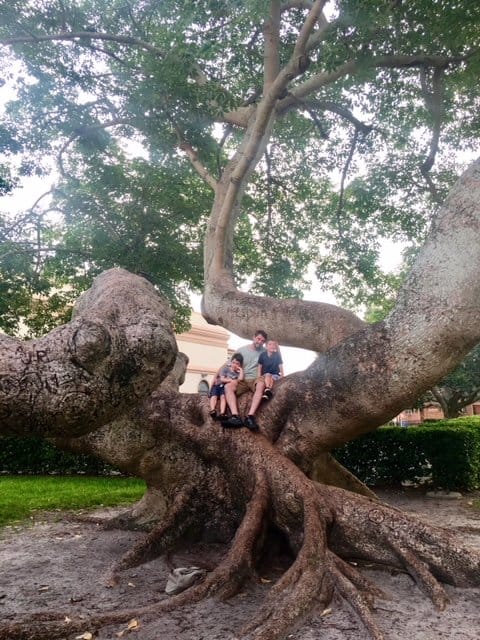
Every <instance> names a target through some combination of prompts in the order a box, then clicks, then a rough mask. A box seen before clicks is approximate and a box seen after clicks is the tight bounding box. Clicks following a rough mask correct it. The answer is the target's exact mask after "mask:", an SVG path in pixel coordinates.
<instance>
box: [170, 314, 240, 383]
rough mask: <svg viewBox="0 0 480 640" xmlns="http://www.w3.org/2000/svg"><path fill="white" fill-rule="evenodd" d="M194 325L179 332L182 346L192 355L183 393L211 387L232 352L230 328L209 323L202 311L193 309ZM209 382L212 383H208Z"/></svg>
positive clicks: (178, 340) (178, 341)
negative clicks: (215, 376) (187, 329)
mask: <svg viewBox="0 0 480 640" xmlns="http://www.w3.org/2000/svg"><path fill="white" fill-rule="evenodd" d="M190 322H191V324H192V328H191V329H190V331H187V332H186V333H181V334H179V335H177V336H176V338H177V344H178V350H179V351H182V352H183V353H185V354H186V355H187V356H188V358H189V363H188V367H187V375H186V376H185V382H184V383H183V384H182V386H181V387H180V391H181V392H183V393H198V392H199V391H200V392H202V389H203V391H204V392H207V391H208V388H210V386H211V384H212V377H213V375H214V374H215V373H216V372H217V371H218V369H219V368H220V367H221V366H222V365H223V364H224V363H225V362H226V360H227V358H228V356H229V350H228V341H229V338H230V334H229V332H228V331H227V330H226V329H224V328H223V327H217V326H214V325H211V324H208V323H207V322H206V321H205V320H204V318H203V317H202V316H201V314H200V313H197V312H196V311H193V312H192V316H191V318H190ZM207 384H208V387H207V386H206V385H207Z"/></svg>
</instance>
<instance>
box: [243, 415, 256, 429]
mask: <svg viewBox="0 0 480 640" xmlns="http://www.w3.org/2000/svg"><path fill="white" fill-rule="evenodd" d="M245 426H246V427H248V429H250V431H258V424H257V421H256V420H255V416H247V417H246V418H245Z"/></svg>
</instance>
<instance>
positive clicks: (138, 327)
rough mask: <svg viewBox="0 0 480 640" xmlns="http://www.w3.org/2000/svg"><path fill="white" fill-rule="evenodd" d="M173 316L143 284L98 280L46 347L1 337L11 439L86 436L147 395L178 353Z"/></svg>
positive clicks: (2, 403) (118, 275)
mask: <svg viewBox="0 0 480 640" xmlns="http://www.w3.org/2000/svg"><path fill="white" fill-rule="evenodd" d="M171 321H172V312H171V311H170V309H169V307H168V304H167V303H166V302H165V300H163V299H162V298H160V296H159V295H158V294H157V292H156V291H155V289H154V287H153V286H152V285H151V284H150V283H149V282H147V280H145V279H144V278H141V277H138V276H134V275H132V274H130V273H128V272H127V271H124V270H123V269H112V270H110V271H106V272H105V273H103V274H102V275H101V276H99V277H98V278H97V279H96V280H95V281H94V283H93V285H92V287H91V289H89V291H87V292H86V293H84V294H83V295H82V296H81V297H80V298H79V299H78V301H77V303H76V305H75V308H74V311H73V319H72V321H71V322H70V323H68V324H67V325H64V326H62V327H59V328H57V329H54V330H53V331H51V332H50V333H49V334H47V335H46V336H44V337H43V338H40V339H39V340H31V341H28V342H23V341H21V340H18V339H15V338H11V337H9V336H1V338H0V365H1V367H2V370H1V372H0V416H1V425H2V426H1V428H2V433H4V434H22V435H59V434H62V433H65V432H68V433H69V435H71V436H74V435H79V434H82V433H87V432H88V431H91V430H93V429H95V428H97V427H98V426H100V425H101V424H104V423H106V422H108V421H109V420H112V419H113V418H114V417H115V416H117V415H119V414H121V413H122V412H124V411H125V410H126V409H127V408H128V407H129V406H131V405H134V404H135V403H137V402H138V401H139V399H141V398H143V397H144V396H146V395H147V394H148V393H149V392H150V391H152V390H153V389H154V388H155V386H156V385H157V384H158V383H159V382H160V381H161V380H162V379H163V378H164V377H165V376H166V375H167V374H168V372H169V370H170V369H171V367H172V366H173V363H174V360H175V355H176V352H177V347H176V342H175V337H174V334H173V330H172V326H171Z"/></svg>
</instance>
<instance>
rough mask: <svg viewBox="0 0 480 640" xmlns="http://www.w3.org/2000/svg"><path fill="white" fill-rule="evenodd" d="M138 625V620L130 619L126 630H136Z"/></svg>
mask: <svg viewBox="0 0 480 640" xmlns="http://www.w3.org/2000/svg"><path fill="white" fill-rule="evenodd" d="M139 626H140V625H139V624H138V620H135V618H132V620H130V622H129V623H128V625H127V629H130V630H131V629H138V627H139Z"/></svg>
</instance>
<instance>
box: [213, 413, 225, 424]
mask: <svg viewBox="0 0 480 640" xmlns="http://www.w3.org/2000/svg"><path fill="white" fill-rule="evenodd" d="M215 420H217V421H218V422H225V420H228V414H226V413H221V414H220V415H218V416H217V417H216V418H215Z"/></svg>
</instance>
